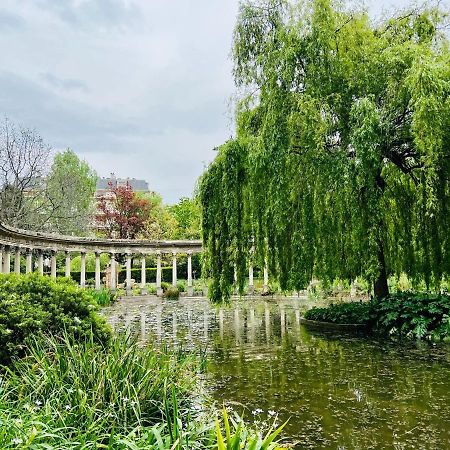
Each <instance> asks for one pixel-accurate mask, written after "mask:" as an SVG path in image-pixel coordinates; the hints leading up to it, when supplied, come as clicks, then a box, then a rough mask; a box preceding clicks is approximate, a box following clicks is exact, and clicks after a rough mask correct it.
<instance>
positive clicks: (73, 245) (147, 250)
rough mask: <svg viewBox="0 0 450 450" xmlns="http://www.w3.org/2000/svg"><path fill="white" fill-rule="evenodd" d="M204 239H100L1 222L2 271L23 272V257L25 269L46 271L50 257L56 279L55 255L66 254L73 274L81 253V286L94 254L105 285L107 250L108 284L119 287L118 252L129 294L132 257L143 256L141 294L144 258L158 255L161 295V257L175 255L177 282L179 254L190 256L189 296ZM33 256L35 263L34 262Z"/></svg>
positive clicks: (99, 282)
mask: <svg viewBox="0 0 450 450" xmlns="http://www.w3.org/2000/svg"><path fill="white" fill-rule="evenodd" d="M201 251H202V242H201V241H189V240H185V241H149V240H124V239H98V238H82V237H73V236H62V235H57V234H45V233H38V232H32V231H25V230H20V229H16V228H13V227H10V226H7V225H5V224H1V223H0V272H1V273H11V272H12V271H14V272H15V273H17V274H19V273H20V270H21V269H20V268H21V264H20V263H21V258H22V257H23V256H24V257H25V261H26V264H25V272H26V273H30V272H32V271H34V270H36V271H37V272H39V273H40V274H41V275H42V274H44V255H49V256H50V276H51V277H53V278H56V275H57V272H56V255H57V254H58V253H64V254H65V276H66V277H70V264H71V258H72V255H73V254H77V255H81V269H80V286H81V287H85V286H86V254H87V253H94V254H95V288H96V289H100V288H101V286H102V280H101V270H100V255H101V254H103V253H106V254H108V255H109V257H110V276H109V283H108V284H109V285H108V286H107V287H109V288H110V289H111V290H113V291H114V290H116V289H117V266H118V264H117V263H116V257H117V255H122V254H125V255H126V282H125V287H126V290H127V293H131V288H132V280H131V263H132V258H136V257H138V258H140V259H141V283H140V288H141V293H143V294H145V293H146V292H145V287H146V267H145V257H146V256H148V255H155V256H156V258H157V268H156V288H157V294H158V295H162V289H161V281H162V269H161V256H162V255H163V254H171V255H172V284H173V285H174V286H176V284H177V255H180V254H185V255H187V258H188V264H187V269H188V270H187V272H188V280H187V284H188V295H192V294H193V284H192V255H193V254H194V253H201ZM12 255H14V265H13V267H11V256H12ZM33 257H34V261H35V264H34V265H33Z"/></svg>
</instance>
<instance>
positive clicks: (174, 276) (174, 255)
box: [172, 252, 177, 287]
mask: <svg viewBox="0 0 450 450" xmlns="http://www.w3.org/2000/svg"><path fill="white" fill-rule="evenodd" d="M172 286H173V287H177V253H176V252H172Z"/></svg>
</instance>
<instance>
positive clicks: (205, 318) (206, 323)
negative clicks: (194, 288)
mask: <svg viewBox="0 0 450 450" xmlns="http://www.w3.org/2000/svg"><path fill="white" fill-rule="evenodd" d="M208 328H209V317H208V311H207V310H205V311H204V312H203V335H204V336H205V343H207V342H208Z"/></svg>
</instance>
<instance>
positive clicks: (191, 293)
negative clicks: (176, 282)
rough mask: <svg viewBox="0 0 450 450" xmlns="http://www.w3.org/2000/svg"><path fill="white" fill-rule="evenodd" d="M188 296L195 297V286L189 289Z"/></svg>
mask: <svg viewBox="0 0 450 450" xmlns="http://www.w3.org/2000/svg"><path fill="white" fill-rule="evenodd" d="M187 295H188V297H193V296H194V287H193V286H188V288H187Z"/></svg>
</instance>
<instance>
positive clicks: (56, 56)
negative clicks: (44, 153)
mask: <svg viewBox="0 0 450 450" xmlns="http://www.w3.org/2000/svg"><path fill="white" fill-rule="evenodd" d="M447 1H448V0H447ZM366 4H367V5H368V6H369V8H370V10H371V12H372V13H373V14H376V15H378V14H380V13H381V11H382V10H383V9H389V8H392V7H402V6H404V5H407V4H408V0H369V1H367V2H366ZM237 11H238V0H171V1H167V0H1V2H0V54H1V60H2V64H1V65H0V114H1V115H2V116H6V117H8V118H9V119H10V120H11V121H12V122H14V123H16V124H18V125H21V126H24V127H26V128H33V129H36V131H37V132H38V133H39V134H40V135H41V136H42V137H43V139H44V140H45V142H47V143H48V144H49V145H50V146H51V147H52V148H53V150H54V151H60V150H63V149H65V148H71V149H72V150H74V151H75V152H76V153H77V154H78V155H79V156H80V157H81V158H82V159H84V160H86V161H87V162H88V163H89V164H90V165H91V166H92V167H93V168H94V169H95V170H96V171H97V173H98V174H99V176H109V174H110V173H112V172H114V173H115V174H116V176H118V177H122V178H126V177H130V178H141V179H145V180H147V181H148V182H149V184H150V188H151V189H152V190H154V191H156V192H159V193H161V194H162V196H163V198H164V200H165V201H166V202H167V203H175V202H176V201H177V200H178V199H179V198H180V197H183V196H191V195H192V193H193V190H194V187H195V183H196V180H197V179H198V177H199V176H200V175H201V173H202V172H203V171H204V169H205V167H206V166H207V165H208V164H209V163H210V162H211V161H212V160H213V158H214V156H215V152H214V150H213V149H214V148H215V147H217V146H219V145H221V144H222V143H223V142H225V141H226V140H227V139H228V138H229V137H230V136H232V134H233V128H234V127H233V122H232V110H233V106H232V105H233V102H232V98H233V93H234V85H233V79H232V74H231V71H232V63H231V61H230V50H231V41H232V33H233V27H234V23H235V19H236V15H237Z"/></svg>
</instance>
